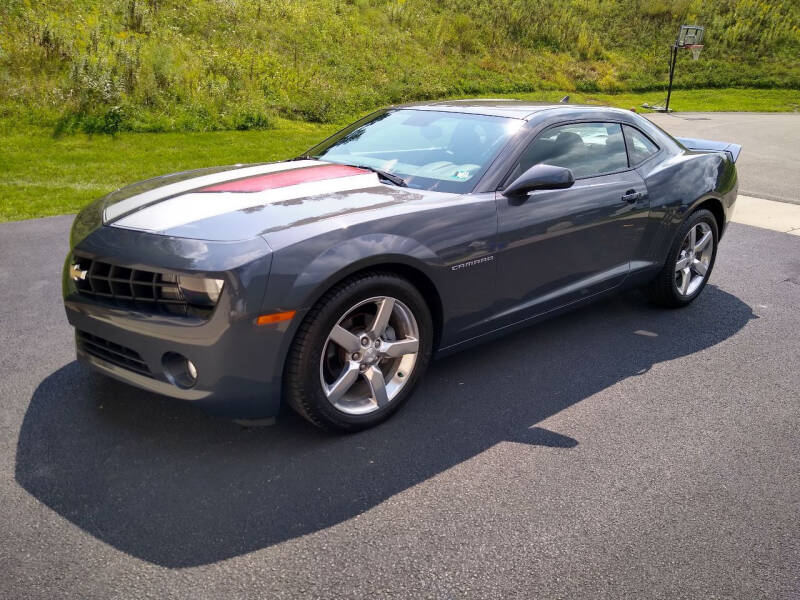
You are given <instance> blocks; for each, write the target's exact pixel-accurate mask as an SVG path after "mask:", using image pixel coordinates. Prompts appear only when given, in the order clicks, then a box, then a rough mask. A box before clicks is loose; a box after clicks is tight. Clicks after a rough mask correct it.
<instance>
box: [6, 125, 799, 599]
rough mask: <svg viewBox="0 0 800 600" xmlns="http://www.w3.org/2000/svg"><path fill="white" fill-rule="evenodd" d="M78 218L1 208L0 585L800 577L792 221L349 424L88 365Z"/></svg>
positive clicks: (545, 584)
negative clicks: (702, 274)
mask: <svg viewBox="0 0 800 600" xmlns="http://www.w3.org/2000/svg"><path fill="white" fill-rule="evenodd" d="M665 118H668V119H673V118H674V117H673V116H669V117H665ZM770 123H772V124H771V125H770V126H771V127H773V136H772V137H775V136H780V135H783V134H782V133H781V132H782V131H785V129H775V127H779V125H776V123H777V124H780V123H781V121H780V119H778V120H776V121H770ZM676 127H677V126H676ZM780 127H782V126H780ZM667 129H668V130H672V129H671V128H670V127H669V126H667ZM695 135H696V136H699V137H704V136H705V135H701V134H700V133H695ZM765 135H766V134H765ZM705 137H722V139H729V140H730V141H740V139H741V138H739V139H736V138H734V137H733V136H732V135H727V133H726V134H725V137H723V135H722V134H720V135H718V136H714V135H713V134H709V135H708V136H705ZM747 148H748V146H747V145H746V149H747ZM772 152H775V151H774V149H769V148H768V149H766V150H765V151H764V152H763V155H764V156H767V155H771V154H770V153H772ZM748 156H758V154H757V153H756V152H754V151H753V149H752V146H750V149H749V150H746V153H745V154H743V158H742V160H744V159H745V157H748ZM763 168H769V167H763ZM758 169H759V167H757V166H755V171H754V170H752V169H751V168H749V167H748V168H747V169H745V166H744V163H742V167H741V174H740V175H741V189H742V191H743V192H744V191H747V192H749V193H750V194H753V195H755V196H759V195H761V196H769V195H770V193H767V191H765V190H767V188H766V187H763V185H762V183H759V180H756V179H754V175H753V173H754V172H757V171H758ZM795 175H796V174H795ZM792 176H793V174H792V173H789V174H788V175H787V173H786V172H784V171H780V170H778V171H775V172H774V174H773V176H772V177H767V178H766V179H767V180H769V181H772V180H775V181H778V180H784V179H785V180H788V181H792V179H791V177H792ZM785 189H789V190H790V191H791V189H790V188H788V187H787V188H785ZM796 189H798V188H797V187H795V188H794V190H795V192H796ZM760 190H761V191H760ZM779 192H780V190H779ZM780 193H783V192H780ZM788 199H791V198H788ZM792 208H795V207H792ZM71 219H72V218H71V217H69V216H65V217H55V218H50V219H39V220H34V221H25V222H20V223H7V224H0V282H2V283H3V285H2V286H0V347H2V348H3V351H2V352H0V511H1V512H0V573H2V577H0V598H2V599H6V598H8V599H16V598H26V599H27V598H43V599H44V598H47V599H48V600H49V599H53V598H87V599H88V598H98V599H100V598H102V599H106V598H145V597H153V598H193V599H195V598H226V599H227V598H254V597H263V598H382V597H399V598H407V597H414V598H416V597H420V598H478V597H480V598H575V597H580V598H626V597H627V598H643V597H647V598H651V597H653V598H655V597H663V598H667V597H668V598H700V597H702V598H747V599H750V598H797V597H800V453H798V452H797V448H798V441H800V440H799V439H798V430H799V429H800V392H799V391H798V390H800V236H797V235H789V234H786V233H780V232H776V231H770V230H767V229H760V228H757V227H751V226H746V225H741V224H733V225H731V227H730V230H729V232H728V234H727V235H726V237H725V239H723V241H722V244H721V246H720V250H719V254H718V257H717V265H716V267H715V270H714V272H713V274H712V277H711V280H710V285H709V287H708V288H707V289H706V291H705V292H704V294H703V295H702V296H701V298H700V299H699V300H698V301H697V302H695V303H694V304H693V305H692V306H690V307H689V308H686V309H683V310H676V311H665V310H660V309H656V308H654V307H651V306H650V305H648V304H647V303H646V302H645V301H644V300H643V298H642V297H641V296H640V295H639V294H638V293H630V294H626V295H624V296H620V297H617V298H612V299H609V300H607V301H604V302H601V303H599V304H596V305H594V306H591V307H587V308H584V309H581V310H578V311H576V312H573V313H570V314H567V315H564V316H562V317H559V318H557V319H554V320H551V321H549V322H546V323H544V324H541V325H538V326H535V327H533V328H530V329H528V330H526V331H522V332H518V333H516V334H513V335H511V336H509V337H507V338H504V339H501V340H498V341H495V342H492V343H488V344H484V345H483V346H480V347H478V348H476V349H474V350H472V351H469V352H465V353H461V354H459V355H455V356H452V357H450V358H447V359H444V360H441V361H438V362H436V363H434V365H433V366H432V368H431V370H430V371H429V374H428V376H427V378H426V379H425V381H424V382H423V383H422V385H421V387H420V388H419V389H418V391H417V393H416V394H415V396H414V398H413V400H412V401H411V402H410V403H409V404H408V405H407V406H406V407H405V408H404V410H403V411H401V412H400V413H398V414H397V415H396V416H395V418H393V419H392V420H391V421H389V422H388V423H386V424H384V425H382V426H380V427H378V428H377V429H374V430H372V431H368V432H364V433H361V434H357V435H351V436H334V435H327V434H324V433H322V432H319V431H317V430H316V429H314V428H313V427H311V426H310V425H307V424H306V423H305V422H304V421H302V420H300V419H299V418H297V417H295V416H293V415H292V414H287V415H286V416H285V417H283V418H281V419H280V420H279V421H278V423H277V425H275V426H273V427H268V428H261V429H245V428H242V427H239V426H237V425H235V424H232V423H229V422H226V421H222V420H217V419H214V418H211V417H208V416H206V415H205V414H203V413H201V412H199V411H197V410H195V409H193V408H192V407H191V406H188V405H186V404H182V403H179V402H175V401H171V400H168V399H165V398H162V397H159V396H156V395H153V394H149V393H145V392H141V391H137V390H134V389H132V388H129V387H127V386H125V385H122V384H120V383H117V382H114V381H112V380H110V379H106V378H104V377H102V376H98V375H95V374H92V373H90V372H88V371H87V370H86V369H84V368H82V367H81V366H79V365H78V364H76V363H75V361H74V349H73V340H72V332H71V330H70V328H69V327H68V325H67V323H66V320H65V317H64V313H63V308H62V306H61V300H60V275H59V273H60V268H61V264H62V262H61V261H62V260H63V256H64V255H65V253H66V251H67V232H68V229H69V225H70V222H71Z"/></svg>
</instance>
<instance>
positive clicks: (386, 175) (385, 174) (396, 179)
mask: <svg viewBox="0 0 800 600" xmlns="http://www.w3.org/2000/svg"><path fill="white" fill-rule="evenodd" d="M349 166H351V167H358V168H359V169H367V170H368V171H372V172H373V173H377V175H378V177H380V178H381V179H385V180H386V181H388V182H389V183H393V184H395V185H399V186H400V187H408V184H407V183H406V180H405V179H403V178H402V177H400V175H395V174H394V173H390V172H389V171H382V170H381V169H376V168H375V167H370V166H369V165H349Z"/></svg>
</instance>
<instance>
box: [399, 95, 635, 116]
mask: <svg viewBox="0 0 800 600" xmlns="http://www.w3.org/2000/svg"><path fill="white" fill-rule="evenodd" d="M394 108H410V109H414V110H436V111H443V112H456V113H467V114H474V115H488V116H493V117H508V118H512V119H525V120H528V119H530V118H531V117H532V116H534V115H536V114H538V113H542V112H545V111H553V110H560V111H562V112H569V111H570V109H572V110H573V111H575V112H581V113H591V112H595V111H596V112H617V111H619V112H622V113H626V112H628V111H623V110H621V109H615V108H611V107H609V106H593V105H588V104H561V103H555V104H554V103H551V102H526V101H524V100H513V99H503V98H481V99H469V100H441V101H436V102H412V103H409V104H401V105H399V106H395V107H394Z"/></svg>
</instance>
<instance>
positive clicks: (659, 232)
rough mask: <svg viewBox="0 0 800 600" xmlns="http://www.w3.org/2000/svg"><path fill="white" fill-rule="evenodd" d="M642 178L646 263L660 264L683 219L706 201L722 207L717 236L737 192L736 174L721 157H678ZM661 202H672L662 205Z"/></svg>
mask: <svg viewBox="0 0 800 600" xmlns="http://www.w3.org/2000/svg"><path fill="white" fill-rule="evenodd" d="M646 177H647V180H648V191H649V193H650V198H651V202H652V204H651V207H650V211H651V212H650V214H651V218H652V219H653V222H652V224H651V225H650V226H649V227H650V234H649V235H650V238H651V240H652V242H651V246H650V250H649V252H648V257H649V260H653V261H656V262H658V263H659V264H660V263H661V261H662V260H663V259H664V258H665V257H666V254H667V252H668V250H669V247H670V245H671V244H672V240H673V238H674V236H675V231H677V229H678V227H680V225H681V223H683V221H684V220H685V219H686V217H687V215H689V214H690V213H691V212H692V211H694V210H695V209H696V208H697V207H698V206H699V205H700V204H702V203H703V202H706V201H708V200H710V199H714V200H717V201H718V202H719V204H720V205H721V207H722V215H720V216H721V225H722V226H721V227H720V232H722V230H724V224H725V223H727V221H728V220H729V219H730V208H731V206H732V205H733V202H734V201H735V198H736V190H737V181H736V171H735V169H734V167H733V162H732V161H730V160H729V159H728V158H727V156H726V155H725V154H723V153H711V154H689V153H684V154H679V155H677V156H675V157H674V158H672V159H670V160H669V161H667V162H666V163H662V165H659V167H658V168H657V169H656V170H654V171H651V172H648V173H646ZM676 191H677V192H678V194H676V193H675V192H676ZM664 198H672V200H671V201H669V202H664V201H663V200H662V199H664Z"/></svg>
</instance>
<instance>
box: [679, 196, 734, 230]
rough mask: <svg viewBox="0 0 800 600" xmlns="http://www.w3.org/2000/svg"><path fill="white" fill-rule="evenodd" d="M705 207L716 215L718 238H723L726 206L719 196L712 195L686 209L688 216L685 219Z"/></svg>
mask: <svg viewBox="0 0 800 600" xmlns="http://www.w3.org/2000/svg"><path fill="white" fill-rule="evenodd" d="M703 209H705V210H708V211H709V212H711V214H712V215H714V220H715V221H716V222H717V237H718V239H722V233H723V231H724V230H725V223H726V222H727V220H726V216H725V208H724V206H723V205H722V201H721V200H720V199H719V198H715V197H713V196H711V197H707V198H702V199H700V200H698V201H697V202H696V203H695V204H694V205H693V206H692V207H691V209H690V210H688V211H686V217H685V218H684V221H685V220H686V219H688V218H689V217H690V216H691V215H692V214H693V213H696V212H697V211H698V210H703Z"/></svg>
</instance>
